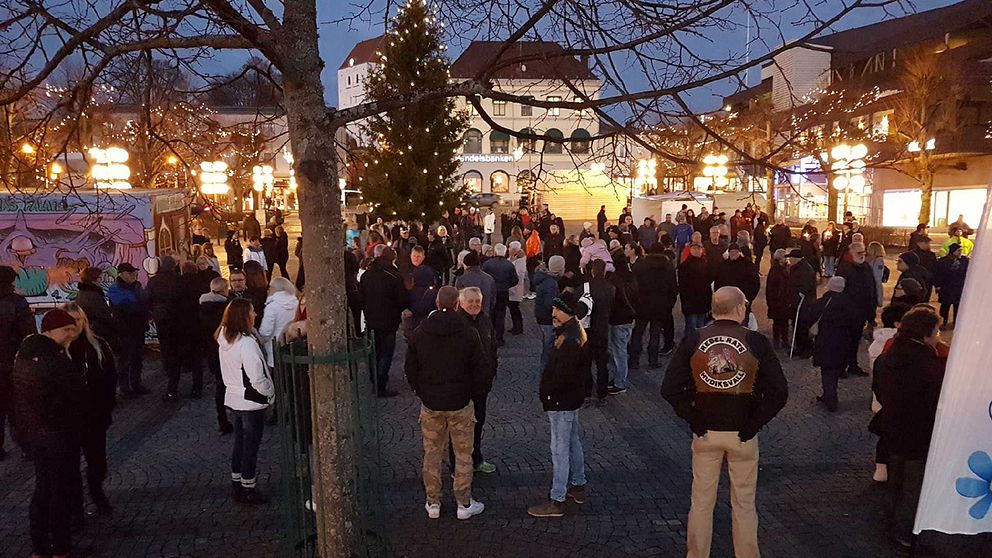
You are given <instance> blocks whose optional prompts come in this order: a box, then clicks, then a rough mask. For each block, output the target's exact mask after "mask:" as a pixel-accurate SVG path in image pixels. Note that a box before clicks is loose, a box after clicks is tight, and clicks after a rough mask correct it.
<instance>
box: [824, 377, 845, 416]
mask: <svg viewBox="0 0 992 558" xmlns="http://www.w3.org/2000/svg"><path fill="white" fill-rule="evenodd" d="M843 372H844V371H843V370H831V369H829V368H821V369H820V383H821V385H822V387H823V403H824V404H825V405H826V406H827V409H829V410H831V411H836V410H837V381H838V380H840V375H841V373H843Z"/></svg>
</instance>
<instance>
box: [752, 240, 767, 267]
mask: <svg viewBox="0 0 992 558" xmlns="http://www.w3.org/2000/svg"><path fill="white" fill-rule="evenodd" d="M764 256H765V245H764V244H758V243H755V245H754V267H755V269H761V259H762V258H764Z"/></svg>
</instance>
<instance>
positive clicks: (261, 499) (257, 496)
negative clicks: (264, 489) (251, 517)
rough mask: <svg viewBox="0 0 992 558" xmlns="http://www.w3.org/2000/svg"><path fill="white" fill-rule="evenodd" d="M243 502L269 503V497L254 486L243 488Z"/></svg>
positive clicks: (251, 503)
mask: <svg viewBox="0 0 992 558" xmlns="http://www.w3.org/2000/svg"><path fill="white" fill-rule="evenodd" d="M243 490H244V492H242V495H241V503H242V504H246V505H249V506H260V505H262V504H268V503H269V497H268V496H266V495H265V494H262V493H261V492H259V491H258V490H255V489H254V488H245V489H243Z"/></svg>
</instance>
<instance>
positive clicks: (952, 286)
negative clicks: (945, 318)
mask: <svg viewBox="0 0 992 558" xmlns="http://www.w3.org/2000/svg"><path fill="white" fill-rule="evenodd" d="M967 275H968V258H966V257H965V256H961V257H960V258H957V259H955V258H954V256H944V257H943V258H940V260H939V261H938V262H937V271H936V272H935V273H934V286H935V287H937V300H939V301H940V303H941V304H958V303H960V302H961V295H962V294H963V293H964V281H965V278H966V277H967Z"/></svg>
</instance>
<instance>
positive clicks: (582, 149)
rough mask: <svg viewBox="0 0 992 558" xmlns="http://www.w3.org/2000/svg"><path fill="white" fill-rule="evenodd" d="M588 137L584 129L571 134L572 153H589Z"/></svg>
mask: <svg viewBox="0 0 992 558" xmlns="http://www.w3.org/2000/svg"><path fill="white" fill-rule="evenodd" d="M590 137H591V136H590V135H589V132H588V131H586V130H585V129H584V128H577V129H576V130H575V131H574V132H572V138H571V139H572V153H589V138H590Z"/></svg>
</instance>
